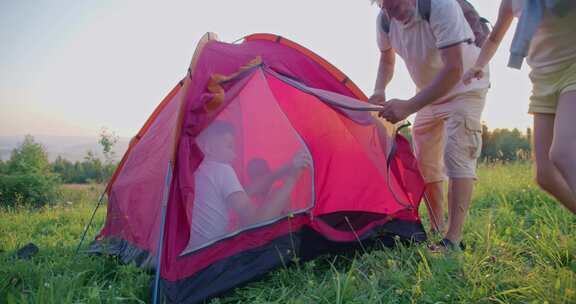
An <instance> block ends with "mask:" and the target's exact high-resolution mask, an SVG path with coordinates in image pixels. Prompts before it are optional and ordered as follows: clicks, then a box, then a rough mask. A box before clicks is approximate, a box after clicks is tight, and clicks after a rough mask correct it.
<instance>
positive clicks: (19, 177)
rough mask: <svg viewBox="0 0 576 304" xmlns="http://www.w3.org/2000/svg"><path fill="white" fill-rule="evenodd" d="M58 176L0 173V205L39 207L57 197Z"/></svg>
mask: <svg viewBox="0 0 576 304" xmlns="http://www.w3.org/2000/svg"><path fill="white" fill-rule="evenodd" d="M58 185H59V180H58V177H57V176H56V175H54V174H35V173H25V174H11V175H6V174H1V175H0V206H2V207H17V206H21V205H25V206H30V207H41V206H43V205H45V204H49V203H54V202H55V200H56V199H57V198H58V190H57V189H58Z"/></svg>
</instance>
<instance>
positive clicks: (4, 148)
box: [0, 135, 130, 162]
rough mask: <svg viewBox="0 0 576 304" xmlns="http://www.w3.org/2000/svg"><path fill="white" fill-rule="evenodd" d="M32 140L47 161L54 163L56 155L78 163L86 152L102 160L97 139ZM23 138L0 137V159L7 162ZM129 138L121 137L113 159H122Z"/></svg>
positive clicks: (39, 138) (67, 137)
mask: <svg viewBox="0 0 576 304" xmlns="http://www.w3.org/2000/svg"><path fill="white" fill-rule="evenodd" d="M33 136H34V140H35V141H36V142H38V143H41V144H42V145H43V146H44V148H46V152H48V159H49V160H50V161H54V159H56V157H58V155H60V156H62V157H63V158H65V159H67V160H70V161H73V162H74V161H80V160H83V159H84V156H86V153H87V152H88V151H93V152H95V153H96V155H97V156H98V157H100V158H102V159H103V157H104V156H103V154H102V146H101V145H100V144H99V143H98V140H99V138H98V137H96V136H94V137H91V136H53V135H33ZM23 140H24V136H23V135H22V136H0V159H1V160H7V159H9V158H10V154H11V153H12V150H13V149H14V148H16V147H17V146H18V145H19V144H20V143H21V142H22V141H23ZM129 140H130V139H129V138H127V137H121V138H120V139H119V140H118V142H117V143H116V145H115V147H114V152H115V153H116V155H115V157H116V159H117V160H119V159H120V158H122V155H124V152H125V151H126V149H127V148H128V142H129Z"/></svg>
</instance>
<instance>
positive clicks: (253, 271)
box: [160, 220, 426, 304]
mask: <svg viewBox="0 0 576 304" xmlns="http://www.w3.org/2000/svg"><path fill="white" fill-rule="evenodd" d="M425 240H426V233H425V232H424V229H423V227H422V224H421V223H420V222H409V221H402V220H393V221H390V222H387V223H386V224H384V225H381V226H378V227H375V228H373V229H371V230H370V231H368V232H366V233H364V234H363V235H362V236H361V237H360V239H359V240H357V241H354V242H334V241H330V240H328V239H326V238H325V237H323V236H322V235H320V234H318V233H317V232H316V231H314V230H312V229H311V228H308V227H306V226H304V228H302V229H300V230H299V231H295V232H293V233H291V234H289V235H284V236H281V237H279V238H277V239H275V240H273V241H272V242H270V243H268V244H266V245H265V246H262V247H258V248H255V249H251V250H247V251H244V252H242V253H239V254H236V255H234V256H231V257H228V258H225V259H222V260H220V261H218V262H216V263H213V264H212V265H210V266H208V267H207V268H205V269H204V270H202V271H200V272H197V273H196V274H194V275H192V276H190V277H188V278H186V279H182V280H179V281H175V282H171V281H167V280H161V286H160V290H161V293H162V298H163V300H164V301H165V302H166V303H191V304H193V303H201V302H203V301H206V300H209V299H211V298H214V297H217V296H222V295H224V294H225V293H226V292H228V291H230V290H232V289H233V288H236V287H238V286H240V285H243V284H246V283H249V282H253V281H255V280H258V279H259V278H261V277H262V276H264V275H265V274H267V273H269V272H270V271H272V270H274V269H276V268H278V267H282V266H284V265H289V264H291V263H292V262H293V261H294V260H295V258H297V259H298V260H299V261H307V260H310V259H313V258H315V257H317V256H319V255H322V254H346V253H351V252H355V251H358V250H365V248H370V247H373V246H371V245H373V244H375V243H381V244H384V245H385V246H387V247H393V246H394V245H395V244H396V242H397V241H402V242H407V243H411V242H422V241H425Z"/></svg>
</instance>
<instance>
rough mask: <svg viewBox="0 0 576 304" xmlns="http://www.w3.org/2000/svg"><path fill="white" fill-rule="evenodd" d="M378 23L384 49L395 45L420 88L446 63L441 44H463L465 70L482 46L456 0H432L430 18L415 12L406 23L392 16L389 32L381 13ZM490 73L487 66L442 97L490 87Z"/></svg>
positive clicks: (380, 39)
mask: <svg viewBox="0 0 576 304" xmlns="http://www.w3.org/2000/svg"><path fill="white" fill-rule="evenodd" d="M416 2H418V1H416ZM380 14H382V12H380ZM376 26H377V41H378V47H379V48H380V50H381V51H386V50H388V49H390V48H392V49H394V51H395V52H396V53H397V54H398V55H400V57H402V59H403V60H404V62H405V63H406V67H407V69H408V72H409V73H410V76H411V78H412V80H413V81H414V83H415V84H416V88H417V89H418V91H420V90H422V89H424V88H425V87H427V86H428V85H430V84H431V83H432V82H433V81H434V79H435V78H436V75H438V73H440V71H441V70H442V68H443V67H444V63H443V62H442V58H441V57H440V50H441V49H442V48H446V47H450V46H453V45H455V44H460V45H461V46H462V60H463V67H464V71H467V70H468V69H469V68H471V67H472V66H473V65H474V63H475V62H476V59H477V58H478V55H479V54H480V48H478V47H477V46H476V45H475V44H474V42H473V41H474V39H475V36H474V33H473V32H472V29H471V28H470V25H469V24H468V21H466V17H464V13H463V12H462V8H461V7H460V5H459V4H458V3H457V2H456V1H454V0H431V8H430V21H429V22H428V21H426V20H424V19H423V18H422V17H421V16H420V14H419V13H418V12H416V13H415V15H414V18H412V20H411V21H410V22H408V23H407V24H403V23H401V22H399V21H398V20H395V19H391V21H390V32H389V33H386V32H384V30H383V29H382V25H381V22H380V16H378V21H377V25H376ZM488 74H489V73H488V68H486V69H485V71H484V77H483V78H482V79H480V80H475V81H473V82H472V83H471V84H470V85H465V84H464V83H462V82H460V83H458V84H457V85H456V86H455V87H454V88H453V89H452V90H451V91H450V92H449V93H448V94H447V95H445V96H444V97H443V98H442V99H441V100H439V101H442V100H446V99H449V98H452V97H454V96H456V95H459V94H462V93H466V92H471V91H476V90H480V89H487V88H488V87H489V86H490V82H489V76H488ZM437 102H438V101H437Z"/></svg>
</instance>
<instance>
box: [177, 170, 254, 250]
mask: <svg viewBox="0 0 576 304" xmlns="http://www.w3.org/2000/svg"><path fill="white" fill-rule="evenodd" d="M194 188H195V193H194V207H193V208H192V227H191V231H190V241H189V242H188V246H187V248H193V247H197V246H200V245H203V244H205V243H206V242H208V241H212V240H215V239H217V238H218V237H221V236H224V235H225V234H226V233H228V232H229V231H228V227H229V226H228V225H229V220H230V213H229V208H230V206H228V205H227V203H226V199H227V198H228V197H229V196H230V195H231V194H232V193H235V192H244V187H242V185H241V184H240V181H239V180H238V176H237V175H236V172H235V171H234V168H232V166H230V165H229V164H226V163H221V162H216V161H210V160H205V161H203V162H202V163H201V164H200V166H199V167H198V169H197V170H196V172H195V173H194Z"/></svg>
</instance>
